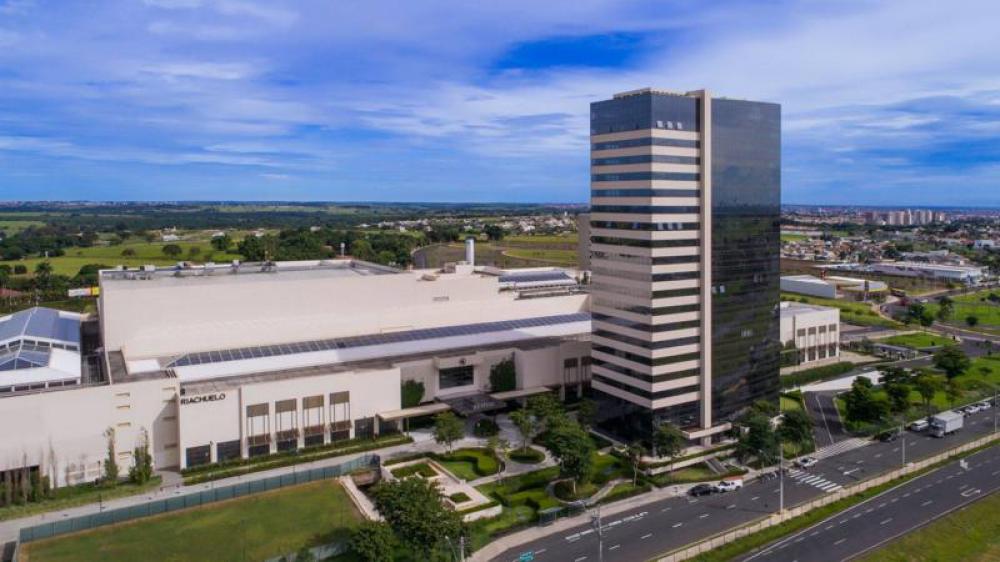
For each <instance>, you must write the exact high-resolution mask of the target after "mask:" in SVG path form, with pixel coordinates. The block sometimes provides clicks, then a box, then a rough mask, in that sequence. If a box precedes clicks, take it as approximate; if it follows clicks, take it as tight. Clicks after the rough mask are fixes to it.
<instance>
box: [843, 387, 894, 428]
mask: <svg viewBox="0 0 1000 562" xmlns="http://www.w3.org/2000/svg"><path fill="white" fill-rule="evenodd" d="M844 406H845V412H844V414H845V416H846V417H847V420H848V421H852V422H857V423H875V422H879V421H881V420H882V418H883V417H885V414H886V413H887V412H886V410H887V409H888V405H887V404H886V403H885V402H881V401H878V400H876V399H875V394H874V390H873V385H872V381H870V380H868V378H866V377H857V378H855V379H854V382H853V383H852V384H851V390H849V391H848V392H847V393H845V394H844Z"/></svg>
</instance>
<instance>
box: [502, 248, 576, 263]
mask: <svg viewBox="0 0 1000 562" xmlns="http://www.w3.org/2000/svg"><path fill="white" fill-rule="evenodd" d="M504 254H506V255H508V256H510V257H513V258H520V259H523V260H531V261H538V262H545V263H544V265H559V266H565V267H576V266H577V264H578V261H577V257H578V256H577V252H576V250H559V249H548V248H546V249H539V250H533V249H526V248H512V249H510V250H506V251H505V252H504Z"/></svg>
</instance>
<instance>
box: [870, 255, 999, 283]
mask: <svg viewBox="0 0 1000 562" xmlns="http://www.w3.org/2000/svg"><path fill="white" fill-rule="evenodd" d="M871 270H872V271H875V272H877V273H885V274H887V275H899V276H903V277H929V278H932V279H940V280H943V281H953V282H956V283H963V284H965V285H978V284H980V283H982V281H983V278H984V277H986V268H984V267H978V266H963V265H940V264H933V263H921V262H911V261H895V262H880V263H874V264H872V265H871Z"/></svg>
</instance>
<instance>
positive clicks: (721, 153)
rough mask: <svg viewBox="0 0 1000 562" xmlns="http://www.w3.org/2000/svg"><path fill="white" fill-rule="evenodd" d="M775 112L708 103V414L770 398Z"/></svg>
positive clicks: (774, 325) (777, 147) (733, 413)
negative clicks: (710, 409) (709, 385)
mask: <svg viewBox="0 0 1000 562" xmlns="http://www.w3.org/2000/svg"><path fill="white" fill-rule="evenodd" d="M780 211H781V107H780V106H779V105H777V104H771V103H759V102H750V101H742V100H729V99H713V100H712V288H713V295H712V327H713V333H712V342H713V343H712V362H713V368H712V381H713V385H712V386H713V388H712V412H713V413H712V416H713V418H714V421H715V422H716V423H719V422H722V421H728V420H731V419H733V418H735V417H737V416H738V415H739V414H740V413H741V412H742V411H743V410H744V409H745V408H746V407H748V406H750V405H751V404H752V403H753V402H754V401H756V400H770V401H775V402H776V401H777V400H778V387H779V380H778V370H779V366H778V363H779V353H780V348H781V344H780V341H779V339H780V338H779V334H778V330H779V319H778V307H779V300H780V298H779V289H778V285H779V282H780V275H779V264H778V252H779V247H780V234H781V228H780V219H781V216H780Z"/></svg>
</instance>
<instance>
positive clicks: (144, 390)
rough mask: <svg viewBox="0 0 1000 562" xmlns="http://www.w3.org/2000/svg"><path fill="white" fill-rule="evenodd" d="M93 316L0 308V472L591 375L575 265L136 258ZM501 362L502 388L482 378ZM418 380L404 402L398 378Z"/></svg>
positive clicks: (109, 283) (235, 445)
mask: <svg viewBox="0 0 1000 562" xmlns="http://www.w3.org/2000/svg"><path fill="white" fill-rule="evenodd" d="M100 289H101V292H100V298H99V301H98V310H99V312H98V314H97V315H96V316H97V318H89V319H88V318H86V317H81V316H80V315H72V314H66V313H60V312H57V311H52V310H48V309H44V308H36V309H32V310H29V311H24V312H21V313H17V314H14V315H11V316H8V317H5V318H0V425H2V427H4V428H6V430H5V437H4V439H3V440H2V442H0V471H2V470H14V469H21V468H23V467H28V468H29V470H39V471H41V472H42V474H45V475H48V476H49V477H50V479H51V481H52V482H53V483H54V484H55V485H66V484H74V483H78V482H85V481H91V480H94V479H97V478H98V477H100V475H101V473H102V463H103V461H104V459H106V457H107V446H108V441H109V436H110V439H111V440H112V441H113V443H114V446H115V452H116V455H117V456H118V465H119V467H121V470H122V473H124V472H125V471H127V469H128V467H129V466H130V465H131V458H132V451H133V449H134V448H135V446H136V445H138V444H140V443H142V441H143V440H144V439H147V438H148V440H149V446H150V450H151V452H152V454H153V459H154V463H155V466H156V467H158V468H167V467H179V468H185V467H190V466H195V465H199V464H205V463H210V462H217V461H223V460H227V459H233V458H238V457H250V456H256V455H265V454H269V453H275V452H278V451H285V450H291V449H297V448H301V447H307V446H312V445H320V444H328V443H331V442H335V441H338V440H344V439H350V438H354V437H361V436H370V435H375V434H378V433H379V432H385V431H391V430H396V429H399V427H400V424H401V423H402V422H403V421H404V420H405V419H406V418H408V417H412V416H419V415H428V414H432V413H435V412H439V411H443V410H447V409H452V410H455V411H457V412H458V413H460V414H465V415H469V414H473V413H478V412H483V411H488V410H490V409H493V408H497V407H502V406H503V405H504V403H505V402H506V401H507V400H511V399H516V398H521V397H524V396H528V395H531V394H533V393H538V392H546V391H549V390H556V391H560V392H581V391H582V388H583V387H584V385H585V384H587V383H588V381H589V379H590V357H589V354H590V314H589V303H588V296H587V294H586V293H585V292H583V291H581V290H580V287H579V285H578V283H577V280H576V279H575V274H574V273H573V272H567V271H564V270H558V269H533V270H516V271H504V270H497V269H493V268H484V267H473V266H471V265H465V264H458V265H456V266H453V267H450V268H447V269H446V270H442V271H430V270H424V271H399V270H396V269H392V268H388V267H383V266H379V265H375V264H371V263H365V262H360V261H355V260H351V259H338V260H329V261H321V262H315V261H314V262H279V263H269V264H226V265H206V266H191V267H186V266H179V267H176V268H167V269H162V268H159V269H158V268H153V267H146V268H142V269H139V270H121V269H119V270H108V271H104V272H102V273H101V275H100ZM508 360H512V361H513V362H514V366H515V370H516V385H515V388H514V389H513V390H510V389H502V390H503V391H502V392H494V390H495V389H493V388H491V384H490V371H491V369H492V368H493V367H494V366H495V365H497V364H498V363H500V362H503V361H508ZM408 380H413V381H419V382H421V383H423V387H424V395H423V399H422V401H421V402H422V403H421V404H420V405H419V406H411V407H409V408H404V407H403V404H402V403H401V385H402V384H403V382H404V381H408Z"/></svg>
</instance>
